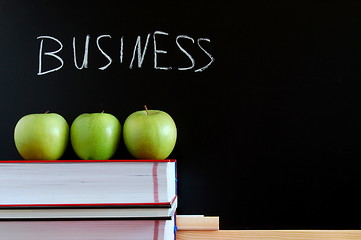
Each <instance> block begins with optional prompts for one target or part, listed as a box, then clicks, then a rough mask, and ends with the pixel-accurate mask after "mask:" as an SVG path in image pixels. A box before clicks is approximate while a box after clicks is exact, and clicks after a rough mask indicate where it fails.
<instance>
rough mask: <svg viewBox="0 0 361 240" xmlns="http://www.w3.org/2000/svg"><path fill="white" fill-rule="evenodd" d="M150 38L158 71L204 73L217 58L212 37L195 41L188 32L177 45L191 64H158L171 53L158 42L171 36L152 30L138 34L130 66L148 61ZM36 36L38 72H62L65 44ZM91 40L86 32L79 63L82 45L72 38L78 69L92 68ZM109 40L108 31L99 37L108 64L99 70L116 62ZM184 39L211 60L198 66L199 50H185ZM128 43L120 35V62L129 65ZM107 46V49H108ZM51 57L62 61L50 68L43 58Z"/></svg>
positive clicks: (54, 39)
mask: <svg viewBox="0 0 361 240" xmlns="http://www.w3.org/2000/svg"><path fill="white" fill-rule="evenodd" d="M151 37H152V39H153V68H154V69H156V70H165V71H167V70H172V69H175V70H179V71H193V72H202V71H204V70H206V69H207V68H209V67H210V66H211V65H212V64H213V62H214V61H215V58H214V57H213V55H212V54H211V53H210V52H209V50H207V48H206V47H205V46H204V43H205V42H208V43H211V40H210V39H209V38H197V39H196V40H195V39H194V38H193V37H191V36H188V35H177V36H176V37H175V44H176V46H177V48H178V52H179V53H181V54H184V55H185V57H186V59H188V60H189V62H190V63H189V65H186V66H177V67H176V68H173V67H172V66H171V65H172V64H162V66H161V65H160V64H159V61H158V58H159V57H160V56H162V55H167V54H169V52H168V50H167V49H165V48H164V46H163V47H162V46H159V45H161V44H159V39H162V40H165V41H170V39H171V38H170V37H169V33H167V32H164V31H154V32H153V33H148V34H147V35H146V37H144V36H143V37H142V36H140V35H139V36H137V38H136V41H135V44H134V45H133V46H134V47H133V48H132V49H133V51H132V55H131V60H130V62H129V69H133V68H139V69H140V68H142V66H143V62H144V60H145V56H146V55H148V54H151V53H148V52H149V50H148V49H149V45H152V43H151V40H150V39H151ZM144 38H145V39H144ZM37 39H38V40H40V45H39V58H38V59H39V67H38V72H37V75H45V74H48V73H52V72H56V71H59V70H60V69H61V68H62V67H63V66H64V60H63V58H62V57H61V56H60V54H59V53H60V52H61V51H62V50H63V43H62V42H61V41H60V40H59V39H57V38H55V37H53V36H46V35H43V36H39V37H37ZM91 39H92V37H91V36H90V35H89V34H88V35H86V37H85V42H84V54H83V55H82V63H81V64H79V59H81V51H79V50H77V45H81V44H79V43H77V39H76V37H73V41H72V45H73V46H72V50H73V53H72V56H73V61H74V66H75V68H76V69H78V70H82V69H86V68H89V51H90V50H89V44H90V41H91ZM110 41H114V40H113V38H112V36H111V35H106V34H105V35H99V36H97V37H96V46H97V50H98V51H99V52H100V54H101V56H103V57H104V58H105V59H106V60H107V63H106V64H105V65H104V66H101V67H98V69H99V70H101V71H104V70H106V69H107V68H108V67H109V66H110V65H112V64H113V59H112V58H111V57H110V55H112V54H109V52H106V51H105V50H104V46H106V44H107V43H108V42H110ZM171 41H172V40H171ZM184 41H190V43H192V44H193V45H195V46H196V47H197V48H198V49H200V50H199V51H200V52H201V53H203V54H204V55H205V56H207V58H208V59H209V62H207V64H205V65H204V63H202V67H199V68H197V69H195V67H196V63H197V57H195V56H198V55H199V53H198V55H197V54H192V51H191V50H189V49H186V47H185V44H184V43H185V42H184ZM52 42H53V43H52ZM181 42H182V43H183V45H182V44H181ZM54 43H55V44H54ZM188 43H189V42H188ZM45 44H49V46H51V47H49V46H48V47H47V48H44V45H45ZM128 45H129V44H128ZM128 45H125V44H124V36H121V38H120V49H119V63H121V64H126V62H125V61H124V54H125V53H126V51H125V46H128ZM54 46H59V47H54ZM167 46H168V45H167ZM48 48H55V49H53V50H51V51H48V50H44V49H48ZM105 49H107V48H105ZM150 51H151V50H150ZM193 51H194V49H193ZM173 53H174V52H173ZM79 55H80V56H79ZM113 56H114V55H113ZM49 58H53V59H55V60H57V61H58V62H59V64H57V65H56V66H53V67H52V68H50V69H49V64H48V65H46V66H47V67H45V65H44V61H46V59H48V60H49ZM80 61H81V60H80ZM203 61H204V60H203ZM53 62H54V61H52V64H54V63H53ZM173 64H174V63H173ZM167 65H168V66H167ZM198 66H199V64H198ZM44 68H48V69H44Z"/></svg>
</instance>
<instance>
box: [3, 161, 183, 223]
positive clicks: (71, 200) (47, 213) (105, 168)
mask: <svg viewBox="0 0 361 240" xmlns="http://www.w3.org/2000/svg"><path fill="white" fill-rule="evenodd" d="M0 193H1V194H0V220H7V219H12V220H14V219H18V220H19V219H42V218H44V219H45V218H46V219H69V218H71V219H88V218H97V219H134V218H136V219H170V218H171V217H172V216H173V214H174V211H175V209H176V207H177V196H176V161H175V160H106V161H105V160H101V161H100V160H70V161H69V160H59V161H0Z"/></svg>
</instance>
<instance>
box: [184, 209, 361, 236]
mask: <svg viewBox="0 0 361 240" xmlns="http://www.w3.org/2000/svg"><path fill="white" fill-rule="evenodd" d="M177 226H178V232H177V240H203V239H204V240H209V239H210V240H212V239H222V240H227V239H240V240H246V239H247V240H248V239H250V240H252V239H257V240H271V239H272V240H293V239H295V240H296V239H297V240H308V239H309V240H318V239H321V240H323V239H328V240H346V239H350V240H361V230H219V217H204V216H201V215H195V216H192V215H190V216H187V215H179V216H177Z"/></svg>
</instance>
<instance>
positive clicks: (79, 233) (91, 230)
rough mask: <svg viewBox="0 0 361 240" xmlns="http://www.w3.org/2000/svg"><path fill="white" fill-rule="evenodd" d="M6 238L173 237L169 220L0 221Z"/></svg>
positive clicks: (0, 235)
mask: <svg viewBox="0 0 361 240" xmlns="http://www.w3.org/2000/svg"><path fill="white" fill-rule="evenodd" d="M0 239H6V240H25V239H26V240H49V239H51V240H100V239H101V240H174V239H175V224H174V217H173V218H172V219H171V220H130V221H126V220H83V221H79V220H77V221H71V220H68V221H0Z"/></svg>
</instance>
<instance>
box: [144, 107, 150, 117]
mask: <svg viewBox="0 0 361 240" xmlns="http://www.w3.org/2000/svg"><path fill="white" fill-rule="evenodd" d="M144 108H145V111H146V112H147V115H149V111H148V108H147V105H144Z"/></svg>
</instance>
